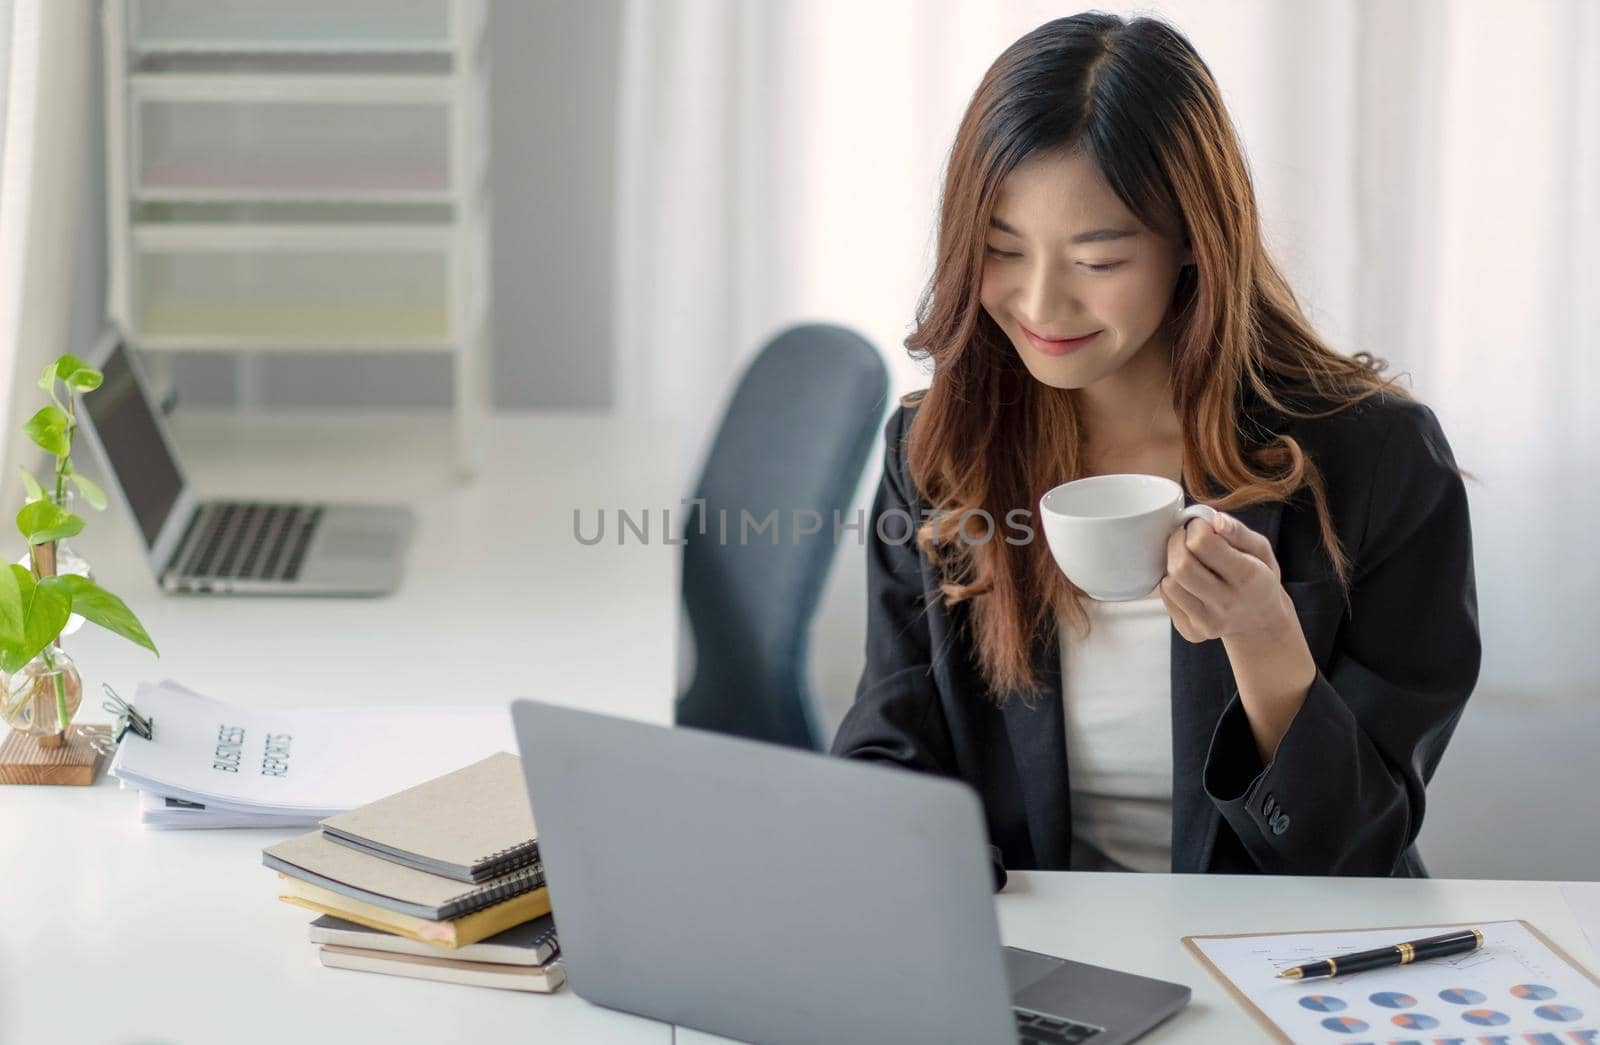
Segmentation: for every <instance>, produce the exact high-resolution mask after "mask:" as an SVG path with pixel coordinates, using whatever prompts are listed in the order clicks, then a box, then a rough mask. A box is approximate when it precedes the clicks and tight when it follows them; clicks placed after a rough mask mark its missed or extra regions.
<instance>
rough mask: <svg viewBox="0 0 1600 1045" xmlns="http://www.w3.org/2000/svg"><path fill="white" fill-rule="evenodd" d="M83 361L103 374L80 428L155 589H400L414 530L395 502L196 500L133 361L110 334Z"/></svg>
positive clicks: (307, 592)
mask: <svg viewBox="0 0 1600 1045" xmlns="http://www.w3.org/2000/svg"><path fill="white" fill-rule="evenodd" d="M86 362H87V363H88V364H89V365H90V366H92V367H94V368H95V369H97V370H99V371H100V372H101V373H102V374H104V375H105V380H104V381H103V383H102V384H101V385H100V387H99V388H98V389H96V390H95V391H93V392H90V393H88V394H86V395H85V396H84V397H83V401H82V405H83V409H82V410H81V411H80V413H79V421H80V423H81V429H80V430H81V431H82V432H83V434H84V435H85V436H87V437H88V439H89V442H90V443H91V444H92V445H93V446H94V449H95V451H96V453H97V454H98V455H99V458H100V460H101V462H103V464H104V465H105V484H106V485H107V486H108V487H109V488H110V489H111V490H112V491H113V494H114V495H115V496H116V497H117V498H118V499H120V500H121V501H122V504H123V506H124V507H126V508H127V509H128V514H129V515H130V516H132V518H133V521H134V524H135V528H136V529H137V530H138V531H139V536H140V539H141V540H143V542H144V548H145V558H146V559H147V560H148V561H149V563H150V567H151V569H153V570H154V571H155V574H156V578H157V580H158V581H159V582H160V584H161V587H162V588H163V589H164V590H166V591H169V592H204V593H211V594H229V595H382V594H387V593H388V592H391V591H393V590H394V589H395V588H396V587H397V586H398V585H399V583H400V573H401V559H402V556H403V554H404V551H405V546H406V543H407V541H408V539H409V537H410V533H411V529H412V526H413V519H412V515H411V512H410V511H409V510H408V509H406V508H405V507H404V506H401V505H370V506H368V505H333V504H297V503H286V502H280V501H200V500H198V499H197V498H196V497H195V494H194V492H193V491H192V490H191V489H190V487H189V483H188V481H187V480H186V479H185V478H184V474H183V469H182V467H180V465H179V464H178V457H177V451H176V448H175V447H174V445H173V442H172V437H171V435H170V434H169V433H168V432H167V427H166V423H165V420H164V419H163V418H162V416H161V411H160V410H159V409H158V408H157V407H156V405H155V401H154V399H153V398H152V397H151V395H150V388H149V384H148V382H147V381H146V380H145V377H144V374H143V373H142V372H141V371H140V369H139V362H138V360H136V359H135V358H134V357H133V354H132V353H131V352H130V351H129V350H128V346H127V344H126V343H125V342H124V341H123V339H122V338H121V337H120V336H119V334H118V333H117V331H116V330H114V329H113V330H110V331H108V332H107V333H106V335H105V336H104V337H103V338H101V340H100V342H99V343H98V344H96V346H95V349H94V351H93V352H92V353H90V356H89V358H88V359H87V360H86Z"/></svg>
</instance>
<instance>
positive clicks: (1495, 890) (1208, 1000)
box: [677, 871, 1600, 1045]
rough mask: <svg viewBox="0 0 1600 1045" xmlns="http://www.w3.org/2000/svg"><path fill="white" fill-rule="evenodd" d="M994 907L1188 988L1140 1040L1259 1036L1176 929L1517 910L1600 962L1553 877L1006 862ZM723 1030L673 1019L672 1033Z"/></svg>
mask: <svg viewBox="0 0 1600 1045" xmlns="http://www.w3.org/2000/svg"><path fill="white" fill-rule="evenodd" d="M997 908H998V910H999V914H1000V934H1001V937H1002V939H1003V940H1004V941H1005V943H1007V944H1008V945H1011V946H1014V947H1025V948H1027V949H1029V950H1034V951H1041V952H1043V953H1045V954H1056V955H1060V956H1061V957H1064V958H1072V959H1075V960H1077V961H1083V962H1092V963H1094V964H1097V965H1105V966H1109V967H1111V968H1114V969H1123V970H1126V971H1128V972H1136V973H1140V974H1142V975H1145V976H1155V977H1158V978H1160V979H1164V980H1172V981H1175V982H1177V983H1185V984H1188V985H1189V986H1190V987H1192V988H1194V997H1193V999H1192V1000H1191V1001H1190V1003H1189V1005H1188V1007H1187V1008H1185V1009H1184V1010H1183V1011H1182V1012H1180V1013H1178V1014H1177V1015H1176V1016H1174V1017H1173V1018H1172V1019H1170V1020H1168V1021H1167V1022H1166V1023H1164V1024H1162V1025H1161V1026H1160V1027H1158V1028H1157V1029H1156V1030H1155V1031H1153V1032H1152V1033H1151V1034H1150V1035H1149V1036H1148V1037H1146V1038H1143V1039H1140V1040H1141V1045H1142V1043H1143V1042H1146V1041H1148V1042H1149V1043H1150V1045H1165V1043H1173V1042H1184V1043H1190V1042H1192V1043H1195V1045H1213V1043H1216V1042H1251V1041H1261V1040H1264V1039H1265V1037H1266V1035H1265V1034H1264V1033H1263V1032H1262V1030H1261V1029H1260V1027H1259V1026H1258V1025H1257V1024H1256V1023H1254V1022H1253V1021H1252V1020H1251V1019H1250V1017H1249V1016H1247V1015H1246V1014H1245V1012H1244V1010H1243V1009H1241V1008H1240V1007H1239V1006H1238V1005H1237V1004H1235V1003H1234V1002H1233V1001H1232V1000H1231V999H1230V998H1229V997H1228V996H1227V995H1226V994H1225V993H1224V992H1223V990H1222V988H1221V987H1220V986H1218V985H1217V983H1216V981H1215V980H1213V979H1212V978H1211V976H1210V975H1209V974H1208V973H1206V972H1205V971H1204V970H1203V969H1202V968H1201V967H1200V966H1199V964H1198V963H1197V962H1195V960H1194V959H1193V958H1191V957H1190V956H1189V953H1188V951H1187V950H1186V949H1185V948H1184V947H1183V945H1182V944H1181V943H1179V942H1178V941H1179V939H1180V938H1181V937H1184V936H1192V935H1200V934H1208V933H1240V932H1287V931H1292V930H1297V929H1338V928H1356V927H1360V926H1387V925H1419V924H1427V923H1440V922H1468V921H1496V920H1500V919H1505V918H1525V919H1527V920H1528V921H1529V922H1531V923H1533V925H1534V926H1536V927H1537V928H1538V929H1540V930H1541V931H1542V932H1544V933H1545V934H1546V935H1548V936H1549V937H1550V939H1551V940H1552V941H1553V942H1554V943H1555V944H1556V945H1557V946H1558V947H1560V948H1562V949H1563V950H1565V951H1566V952H1567V953H1568V954H1570V955H1571V956H1572V957H1573V958H1574V959H1575V960H1577V961H1579V962H1581V963H1583V964H1584V965H1585V966H1586V967H1588V968H1589V969H1590V970H1591V971H1595V972H1600V961H1597V960H1596V952H1595V951H1594V950H1593V949H1592V948H1591V947H1590V946H1589V943H1588V942H1587V940H1586V939H1585V938H1584V935H1583V932H1582V930H1581V929H1580V928H1579V927H1578V925H1577V923H1576V922H1575V921H1574V919H1573V916H1572V912H1571V911H1570V910H1569V909H1568V906H1567V903H1566V901H1565V899H1563V897H1562V895H1561V889H1560V886H1559V885H1557V884H1554V883H1550V882H1494V881H1450V880H1444V879H1384V878H1284V877H1271V878H1267V877H1260V876H1255V875H1167V874H1150V875H1146V874H1095V873H1089V872H1072V873H1067V872H1059V871H1058V872H1013V873H1012V875H1011V877H1010V882H1009V883H1008V885H1007V887H1006V891H1005V892H1004V893H1002V894H1000V896H999V897H998V898H997ZM1379 1037H1381V1038H1385V1039H1387V1038H1388V1037H1391V1036H1386V1035H1381V1034H1380V1035H1379ZM725 1040H726V1039H723V1038H719V1037H716V1036H714V1035H710V1034H703V1033H700V1032H698V1031H690V1030H686V1029H680V1030H679V1031H678V1036H677V1045H711V1043H714V1042H723V1041H725Z"/></svg>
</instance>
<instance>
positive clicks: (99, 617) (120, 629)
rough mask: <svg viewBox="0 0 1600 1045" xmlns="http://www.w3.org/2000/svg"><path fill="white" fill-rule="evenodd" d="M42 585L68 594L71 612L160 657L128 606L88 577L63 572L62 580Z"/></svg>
mask: <svg viewBox="0 0 1600 1045" xmlns="http://www.w3.org/2000/svg"><path fill="white" fill-rule="evenodd" d="M39 584H40V586H45V585H49V586H50V587H52V588H56V589H59V590H61V591H63V592H65V593H66V594H67V595H68V596H69V597H70V599H71V605H72V612H73V613H76V614H78V615H79V616H81V617H83V619H84V620H88V621H93V622H94V623H96V624H98V625H100V626H101V627H102V628H104V629H106V630H107V631H111V632H115V633H116V634H118V635H121V636H122V637H123V638H125V639H127V640H128V641H130V642H135V643H138V644H139V645H141V646H143V647H144V648H145V649H147V650H149V651H150V652H151V653H154V654H155V655H156V656H158V657H159V656H161V651H160V650H158V649H156V644H155V643H154V642H152V641H151V640H150V636H149V634H147V633H146V632H145V630H144V625H142V624H140V623H139V618H137V617H135V616H134V615H133V611H132V610H130V609H128V607H127V604H126V603H124V602H123V601H122V600H121V599H119V598H117V597H116V596H115V595H113V594H111V593H110V592H109V591H106V590H105V589H104V588H102V587H100V586H99V585H97V584H95V583H94V582H93V581H91V580H89V579H88V578H87V577H79V576H78V575H77V574H73V573H64V574H62V575H61V576H59V577H46V578H45V579H44V580H42V581H40V582H39Z"/></svg>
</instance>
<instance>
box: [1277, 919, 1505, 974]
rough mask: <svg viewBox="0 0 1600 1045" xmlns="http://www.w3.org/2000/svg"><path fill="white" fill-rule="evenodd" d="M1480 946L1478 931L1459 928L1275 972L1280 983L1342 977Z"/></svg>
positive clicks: (1481, 943) (1481, 939)
mask: <svg viewBox="0 0 1600 1045" xmlns="http://www.w3.org/2000/svg"><path fill="white" fill-rule="evenodd" d="M1482 946H1483V931H1482V930H1481V929H1460V930H1457V931H1456V932H1453V933H1444V934H1442V935H1440V936H1429V937H1425V938H1424V939H1421V940H1410V941H1408V942H1406V943H1396V944H1391V945H1390V946H1388V947H1375V948H1373V949H1372V950H1370V951H1357V952H1356V953H1354V954H1345V955H1341V956H1340V957H1338V958H1324V959H1322V960H1321V961H1319V962H1312V963H1310V964H1309V965H1296V966H1295V967H1294V968H1292V969H1285V970H1283V971H1282V972H1280V973H1278V978H1279V979H1280V980H1309V979H1311V978H1312V977H1314V976H1342V975H1344V974H1345V973H1348V972H1366V971H1367V970H1368V969H1383V968H1387V967H1388V966H1390V965H1410V964H1411V963H1412V962H1420V961H1424V960H1426V959H1428V958H1443V957H1444V956H1445V955H1447V954H1463V953H1465V952H1467V951H1475V950H1477V949H1478V948H1479V947H1482Z"/></svg>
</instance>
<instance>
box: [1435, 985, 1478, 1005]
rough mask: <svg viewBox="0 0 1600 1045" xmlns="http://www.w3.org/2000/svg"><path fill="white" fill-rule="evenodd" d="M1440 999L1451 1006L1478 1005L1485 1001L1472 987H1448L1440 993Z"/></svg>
mask: <svg viewBox="0 0 1600 1045" xmlns="http://www.w3.org/2000/svg"><path fill="white" fill-rule="evenodd" d="M1439 997H1441V998H1443V999H1444V1000H1445V1001H1447V1002H1449V1003H1450V1004H1451V1005H1476V1004H1478V1003H1479V1002H1481V1001H1483V995H1482V994H1481V993H1479V992H1478V991H1475V990H1473V989H1472V988H1471V987H1446V988H1445V989H1444V990H1442V991H1440V992H1439Z"/></svg>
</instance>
